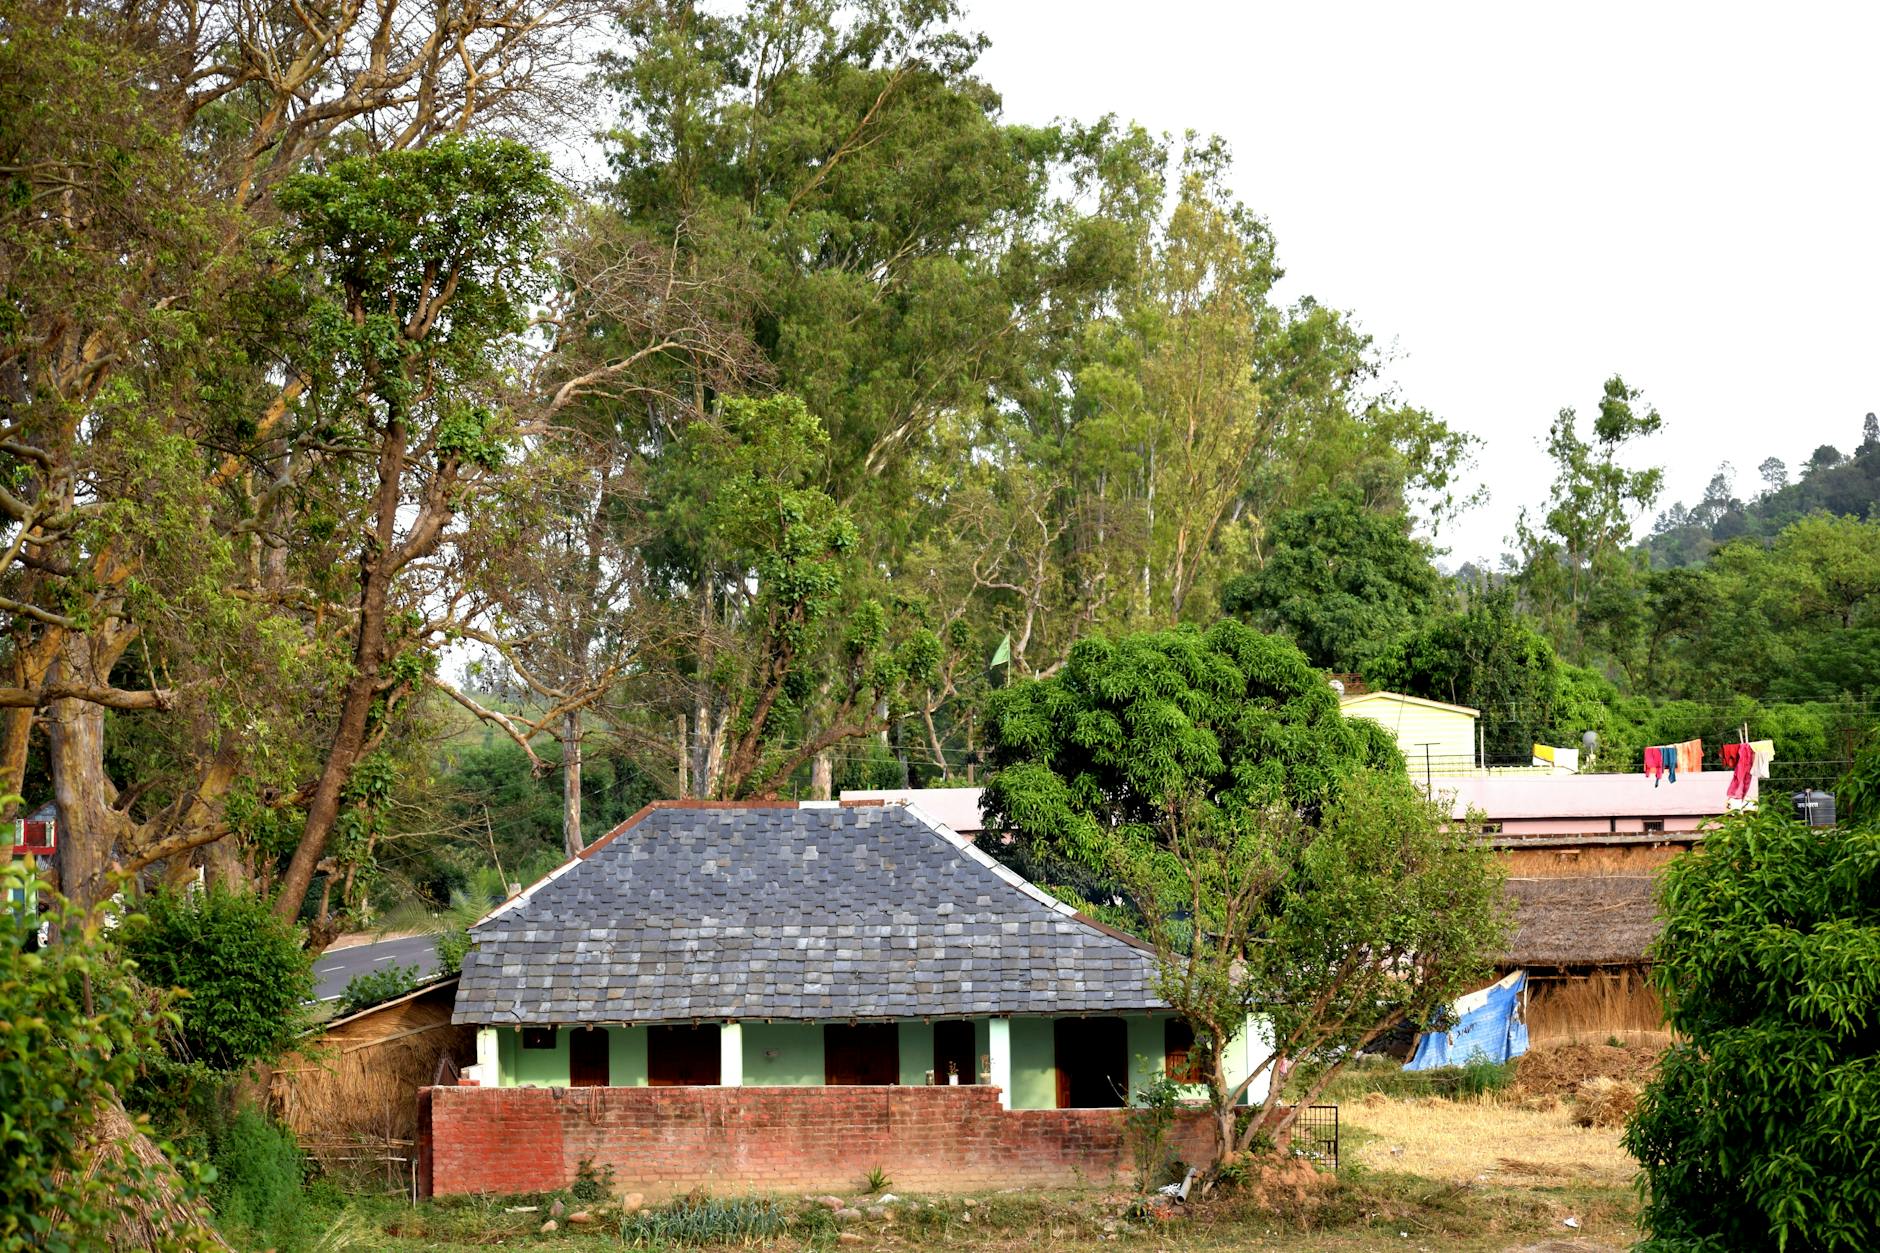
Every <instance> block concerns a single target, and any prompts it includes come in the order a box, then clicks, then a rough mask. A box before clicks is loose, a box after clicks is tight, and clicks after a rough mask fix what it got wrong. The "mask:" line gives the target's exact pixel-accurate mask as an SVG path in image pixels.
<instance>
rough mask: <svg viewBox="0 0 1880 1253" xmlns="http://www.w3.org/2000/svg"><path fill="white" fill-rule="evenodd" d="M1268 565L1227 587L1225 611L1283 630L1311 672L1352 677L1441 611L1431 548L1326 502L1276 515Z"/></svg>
mask: <svg viewBox="0 0 1880 1253" xmlns="http://www.w3.org/2000/svg"><path fill="white" fill-rule="evenodd" d="M1269 539H1270V542H1271V544H1272V556H1270V557H1268V558H1267V560H1266V563H1265V564H1264V565H1262V566H1261V567H1260V568H1259V569H1258V570H1256V571H1254V572H1253V573H1251V574H1244V575H1240V576H1239V577H1237V578H1235V579H1232V580H1230V581H1229V582H1228V583H1227V585H1226V586H1225V587H1224V588H1223V589H1222V592H1221V607H1222V608H1223V609H1225V610H1226V611H1227V612H1229V613H1233V614H1240V615H1244V616H1247V617H1249V618H1251V619H1252V620H1253V621H1255V622H1256V623H1258V624H1259V625H1261V626H1263V627H1266V628H1267V629H1269V630H1280V631H1284V632H1285V633H1286V634H1287V635H1288V636H1289V637H1291V639H1292V640H1293V642H1294V643H1296V644H1298V645H1299V647H1300V649H1301V650H1302V651H1303V652H1304V653H1305V655H1306V658H1307V659H1308V660H1309V661H1311V662H1312V664H1313V665H1315V666H1323V667H1325V668H1327V669H1330V670H1335V671H1340V672H1344V673H1355V672H1356V671H1357V670H1358V669H1359V667H1360V666H1362V665H1363V664H1364V662H1365V661H1366V660H1368V659H1369V658H1370V657H1371V656H1372V655H1373V654H1375V653H1377V652H1379V651H1382V650H1384V649H1386V648H1388V647H1390V646H1391V644H1392V643H1393V642H1394V641H1395V640H1396V639H1397V638H1398V637H1399V636H1401V635H1403V634H1405V633H1406V632H1408V631H1410V630H1411V629H1412V628H1413V627H1416V626H1418V625H1419V624H1421V623H1422V622H1423V620H1424V619H1426V618H1427V617H1429V615H1430V614H1431V613H1432V612H1433V611H1434V610H1435V609H1436V607H1437V606H1438V604H1439V603H1440V602H1441V599H1442V593H1443V586H1442V581H1441V578H1440V577H1439V576H1438V574H1437V572H1436V567H1435V566H1434V565H1433V564H1432V563H1431V554H1430V549H1429V545H1427V544H1425V543H1423V542H1421V541H1420V540H1417V539H1414V538H1412V537H1411V535H1410V525H1409V520H1408V519H1406V518H1404V517H1403V516H1402V515H1392V514H1379V513H1375V512H1373V511H1371V510H1368V509H1365V508H1363V507H1362V506H1361V505H1359V504H1358V503H1357V502H1355V501H1353V500H1351V499H1349V498H1347V497H1343V496H1333V495H1322V496H1319V497H1317V498H1315V499H1313V500H1312V501H1311V502H1309V503H1307V504H1306V505H1304V506H1302V507H1300V508H1298V509H1293V510H1289V511H1287V512H1285V513H1282V514H1280V515H1279V516H1278V517H1276V518H1275V519H1274V520H1273V523H1272V526H1271V528H1270V531H1269Z"/></svg>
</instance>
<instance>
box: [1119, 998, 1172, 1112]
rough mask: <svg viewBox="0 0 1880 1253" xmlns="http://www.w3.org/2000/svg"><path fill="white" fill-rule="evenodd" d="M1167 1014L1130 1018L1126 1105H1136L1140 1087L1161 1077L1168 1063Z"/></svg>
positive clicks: (1126, 1021) (1142, 1015) (1136, 1015)
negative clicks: (1127, 1103) (1127, 1100)
mask: <svg viewBox="0 0 1880 1253" xmlns="http://www.w3.org/2000/svg"><path fill="white" fill-rule="evenodd" d="M1168 1019H1169V1016H1168V1015H1167V1014H1131V1015H1129V1016H1128V1017H1127V1018H1125V1019H1124V1020H1123V1021H1124V1022H1125V1023H1127V1024H1128V1025H1129V1103H1130V1104H1131V1105H1134V1104H1136V1102H1137V1096H1138V1094H1139V1093H1140V1092H1141V1091H1142V1089H1143V1087H1144V1085H1146V1084H1148V1083H1149V1082H1151V1081H1152V1080H1154V1079H1155V1077H1156V1076H1157V1075H1159V1074H1161V1073H1162V1071H1163V1068H1164V1065H1165V1063H1166V1062H1167V1060H1168V1052H1167V1049H1168V1036H1167V1035H1165V1034H1164V1033H1165V1032H1166V1031H1167V1030H1168V1028H1167V1027H1166V1026H1165V1025H1164V1024H1166V1023H1167V1022H1168Z"/></svg>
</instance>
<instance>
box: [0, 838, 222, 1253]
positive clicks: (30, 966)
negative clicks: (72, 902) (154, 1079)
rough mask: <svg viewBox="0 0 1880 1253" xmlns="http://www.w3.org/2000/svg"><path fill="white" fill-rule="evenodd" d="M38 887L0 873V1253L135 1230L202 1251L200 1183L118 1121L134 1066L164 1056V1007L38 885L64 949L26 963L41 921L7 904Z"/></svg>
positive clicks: (11, 869) (73, 1245) (95, 1242)
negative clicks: (146, 1223)
mask: <svg viewBox="0 0 1880 1253" xmlns="http://www.w3.org/2000/svg"><path fill="white" fill-rule="evenodd" d="M30 877H31V872H30V871H28V870H27V869H26V867H25V866H24V865H23V864H22V863H19V862H12V863H8V864H5V865H0V1160H4V1162H5V1169H4V1171H3V1172H0V1248H8V1249H12V1248H31V1249H39V1250H52V1251H55V1253H56V1251H58V1250H66V1249H96V1248H108V1247H110V1244H111V1237H112V1235H113V1234H114V1232H115V1229H116V1228H117V1226H118V1224H119V1223H121V1222H124V1221H126V1220H127V1219H131V1218H133V1216H135V1217H136V1218H138V1219H145V1218H147V1219H149V1220H150V1221H152V1222H155V1223H157V1224H158V1226H159V1228H160V1234H162V1235H164V1236H165V1237H166V1238H167V1239H169V1240H170V1241H172V1242H173V1243H176V1244H178V1245H182V1246H187V1247H195V1246H196V1245H197V1244H199V1243H200V1242H201V1240H202V1233H201V1231H200V1230H197V1229H194V1228H192V1226H191V1221H190V1217H189V1210H188V1208H187V1205H188V1202H189V1201H190V1199H191V1195H192V1193H191V1189H192V1188H193V1186H194V1185H193V1171H192V1169H191V1168H190V1167H189V1166H188V1164H187V1163H184V1168H185V1171H186V1172H190V1173H186V1174H185V1176H184V1177H182V1178H181V1179H179V1178H178V1177H177V1176H176V1175H175V1174H174V1173H172V1172H170V1171H169V1170H168V1169H167V1167H166V1164H165V1162H166V1152H165V1151H164V1150H161V1149H156V1150H152V1149H150V1146H149V1144H148V1142H146V1141H143V1140H141V1138H139V1137H131V1136H129V1135H128V1134H127V1133H128V1131H129V1128H128V1126H127V1124H126V1123H125V1122H124V1120H123V1118H122V1116H121V1115H117V1114H116V1113H115V1111H114V1109H113V1106H114V1102H115V1100H116V1095H117V1093H118V1092H119V1091H121V1090H122V1089H123V1087H124V1086H125V1085H126V1084H127V1083H129V1082H130V1080H131V1077H132V1075H133V1074H134V1073H135V1070H136V1066H137V1058H138V1056H139V1055H140V1054H142V1053H144V1052H147V1051H154V1050H156V1049H157V1048H158V1043H157V1040H158V1032H159V1029H160V1027H161V1025H162V1024H163V1021H164V1018H165V1016H166V1013H165V1010H164V1008H163V1004H162V999H161V998H160V997H153V996H150V995H148V994H147V993H145V992H143V991H142V990H141V989H140V988H138V986H137V984H136V981H135V979H134V978H133V976H132V973H131V970H130V968H129V966H128V965H127V963H126V961H125V959H124V956H123V954H122V952H121V950H119V949H118V948H117V946H115V945H114V944H112V943H111V942H110V940H109V939H107V938H106V935H105V932H104V929H103V927H102V926H101V925H100V924H99V922H98V920H97V918H96V917H95V916H94V917H92V918H90V919H87V918H86V917H84V916H83V915H82V914H81V913H80V912H79V911H77V910H75V909H72V908H70V907H68V906H67V905H66V904H65V902H64V901H63V900H62V899H60V898H59V897H58V896H57V895H56V894H54V893H53V892H52V891H51V890H50V889H49V888H48V887H47V886H46V885H45V884H43V883H41V884H39V885H38V892H39V898H40V900H41V901H43V902H45V903H46V904H47V906H48V908H49V913H48V914H47V920H48V921H50V922H52V923H54V924H56V925H57V926H58V928H59V933H60V940H59V943H57V944H55V945H53V946H51V947H50V948H48V949H46V950H44V951H41V952H29V951H27V939H28V937H29V936H30V935H31V934H32V933H33V932H34V931H35V930H36V929H37V927H38V924H39V919H38V918H37V917H34V916H33V915H32V914H29V913H28V912H26V911H25V910H22V909H16V908H12V907H11V906H9V905H6V904H4V903H3V902H5V901H6V899H7V896H8V894H9V893H11V892H13V891H23V890H24V888H25V887H26V885H27V883H28V882H29V881H30ZM101 1118H108V1120H109V1125H111V1126H113V1127H115V1128H117V1130H118V1138H117V1140H116V1141H115V1142H113V1143H110V1144H107V1145H104V1146H102V1147H101V1146H99V1145H97V1144H94V1143H92V1142H91V1141H92V1139H93V1138H94V1137H95V1136H96V1135H97V1134H98V1129H99V1126H100V1119H101ZM131 1138H136V1139H137V1143H136V1144H132V1143H129V1142H128V1141H129V1140H130V1139H131ZM140 1150H146V1151H147V1153H141V1154H140ZM173 1203H181V1204H180V1205H177V1206H176V1207H175V1208H172V1204H173ZM55 1213H57V1214H60V1215H62V1216H63V1217H62V1218H61V1219H60V1220H59V1221H57V1222H56V1223H55V1222H54V1220H53V1218H52V1215H53V1214H55ZM166 1213H167V1214H168V1215H170V1217H169V1218H168V1219H167V1220H166V1219H165V1218H164V1215H165V1214H166Z"/></svg>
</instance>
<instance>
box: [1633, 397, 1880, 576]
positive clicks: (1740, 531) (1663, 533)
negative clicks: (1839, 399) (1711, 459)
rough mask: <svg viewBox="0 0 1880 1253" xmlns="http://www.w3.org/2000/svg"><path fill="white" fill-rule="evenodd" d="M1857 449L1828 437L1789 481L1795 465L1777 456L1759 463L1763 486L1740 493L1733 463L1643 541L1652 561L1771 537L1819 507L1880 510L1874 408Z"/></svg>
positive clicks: (1695, 556)
mask: <svg viewBox="0 0 1880 1253" xmlns="http://www.w3.org/2000/svg"><path fill="white" fill-rule="evenodd" d="M1861 435H1862V439H1861V443H1860V446H1859V447H1858V448H1857V449H1856V450H1855V452H1854V455H1853V456H1851V457H1849V456H1843V455H1842V453H1841V452H1840V450H1839V449H1837V448H1835V447H1834V446H1832V445H1830V444H1823V445H1822V446H1821V447H1819V448H1817V449H1815V451H1814V452H1813V453H1812V454H1811V455H1810V456H1809V458H1808V460H1807V461H1806V462H1804V463H1803V465H1802V471H1801V477H1800V478H1799V479H1797V480H1796V481H1795V482H1789V481H1788V479H1789V477H1790V476H1789V471H1788V467H1787V466H1785V465H1784V464H1783V463H1782V462H1781V461H1780V460H1778V459H1777V458H1774V457H1771V458H1770V459H1769V460H1767V461H1765V462H1763V463H1762V465H1761V466H1759V467H1758V472H1759V473H1760V474H1761V475H1762V477H1763V491H1762V492H1761V493H1760V494H1759V495H1757V496H1755V497H1753V498H1751V499H1750V500H1748V501H1743V500H1739V499H1736V498H1735V496H1734V494H1733V493H1734V484H1733V483H1732V480H1731V475H1730V473H1729V469H1728V467H1727V466H1726V467H1724V468H1723V469H1720V470H1719V471H1718V473H1717V475H1716V476H1715V477H1714V478H1712V479H1711V481H1710V487H1709V489H1708V490H1707V491H1706V492H1705V493H1704V499H1703V500H1700V501H1699V502H1698V503H1697V504H1695V505H1692V506H1689V507H1688V508H1687V507H1686V506H1685V505H1684V504H1683V502H1681V501H1680V502H1679V503H1677V504H1674V505H1672V506H1671V508H1669V509H1667V510H1666V511H1665V512H1664V513H1662V514H1660V515H1659V516H1658V521H1657V523H1656V525H1654V526H1653V528H1652V533H1651V535H1650V536H1648V537H1647V538H1646V540H1645V542H1644V547H1645V550H1646V551H1647V552H1648V553H1650V554H1651V561H1652V565H1654V566H1659V567H1665V566H1689V565H1696V564H1697V563H1699V562H1701V561H1703V560H1704V559H1705V558H1706V557H1708V556H1710V554H1711V553H1712V552H1713V551H1714V550H1716V549H1717V548H1718V547H1720V546H1721V545H1724V544H1727V543H1729V542H1730V541H1731V540H1733V539H1737V538H1739V537H1741V536H1745V535H1749V536H1755V537H1757V538H1759V539H1768V538H1769V537H1771V536H1773V535H1774V534H1775V533H1776V532H1777V531H1780V530H1781V529H1782V528H1783V527H1785V526H1787V525H1788V524H1789V523H1791V522H1793V521H1795V520H1796V519H1797V518H1800V517H1803V516H1805V515H1807V514H1810V513H1814V512H1816V511H1819V510H1825V511H1827V512H1828V513H1836V514H1849V515H1852V516H1853V517H1857V518H1862V519H1865V518H1868V517H1871V516H1873V514H1874V513H1875V511H1876V510H1880V420H1876V418H1875V415H1873V414H1871V413H1870V414H1868V415H1867V420H1866V423H1865V426H1864V428H1863V430H1862V432H1861Z"/></svg>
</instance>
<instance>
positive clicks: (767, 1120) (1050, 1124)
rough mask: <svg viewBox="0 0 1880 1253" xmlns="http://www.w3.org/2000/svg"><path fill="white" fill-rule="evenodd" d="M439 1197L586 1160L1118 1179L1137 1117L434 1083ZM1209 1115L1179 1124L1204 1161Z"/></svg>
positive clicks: (696, 1183)
mask: <svg viewBox="0 0 1880 1253" xmlns="http://www.w3.org/2000/svg"><path fill="white" fill-rule="evenodd" d="M427 1091H428V1094H429V1098H430V1099H429V1102H428V1105H427V1106H426V1109H427V1111H428V1115H427V1117H426V1120H425V1122H426V1125H425V1130H424V1132H423V1134H424V1136H425V1139H426V1143H427V1145H428V1158H429V1163H430V1178H431V1190H432V1191H433V1192H434V1193H437V1194H444V1193H453V1192H496V1193H512V1192H546V1191H550V1190H552V1189H556V1188H561V1187H565V1186H566V1185H567V1184H568V1183H569V1182H571V1181H572V1180H573V1178H574V1174H575V1170H576V1167H577V1166H578V1165H579V1163H580V1162H581V1159H583V1158H592V1159H593V1161H594V1162H595V1164H596V1165H603V1164H604V1165H607V1166H611V1167H613V1170H614V1183H615V1185H616V1187H618V1188H619V1189H620V1190H621V1191H631V1192H641V1193H645V1194H647V1195H649V1196H663V1195H671V1194H676V1193H682V1192H686V1191H689V1190H690V1189H692V1188H696V1187H704V1188H709V1189H715V1190H718V1191H756V1192H805V1191H825V1190H834V1189H851V1188H853V1187H854V1186H855V1185H856V1184H857V1183H858V1182H860V1180H861V1179H862V1178H863V1176H865V1175H866V1174H867V1173H868V1172H869V1171H870V1170H871V1169H873V1168H874V1167H876V1166H879V1167H881V1168H882V1169H883V1170H885V1171H886V1172H887V1174H888V1176H889V1178H891V1179H893V1180H894V1187H895V1188H897V1189H906V1190H912V1191H930V1192H937V1191H948V1190H955V1189H958V1190H966V1189H973V1188H991V1187H1011V1186H1015V1185H1020V1184H1035V1185H1042V1184H1069V1183H1076V1182H1080V1181H1091V1182H1099V1183H1103V1182H1108V1181H1109V1180H1111V1179H1115V1178H1118V1177H1122V1176H1126V1175H1128V1174H1129V1173H1130V1172H1131V1171H1132V1170H1133V1163H1132V1160H1131V1156H1130V1147H1129V1143H1128V1140H1127V1137H1126V1135H1125V1132H1124V1127H1125V1123H1124V1119H1125V1117H1126V1115H1125V1113H1124V1111H1122V1110H1114V1109H1065V1110H1011V1111H1007V1110H1003V1109H1000V1108H999V1100H998V1089H996V1088H989V1087H979V1086H971V1085H969V1086H962V1087H951V1086H948V1087H906V1088H903V1087H881V1088H463V1087H460V1088H432V1089H428V1090H427ZM1208 1134H1209V1133H1208V1129H1207V1125H1206V1123H1205V1121H1204V1120H1203V1119H1201V1118H1200V1117H1199V1116H1185V1117H1184V1120H1183V1122H1182V1124H1181V1125H1179V1126H1178V1127H1177V1128H1176V1132H1175V1138H1176V1140H1177V1141H1178V1143H1177V1151H1178V1152H1180V1153H1181V1155H1182V1156H1183V1157H1185V1158H1187V1159H1189V1160H1194V1159H1195V1158H1196V1157H1198V1156H1199V1155H1200V1154H1201V1153H1202V1152H1204V1151H1205V1146H1206V1145H1207V1144H1208V1142H1209V1141H1208Z"/></svg>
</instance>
